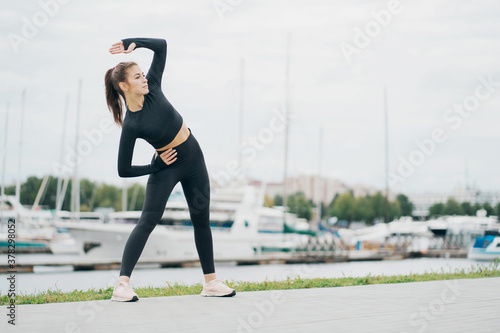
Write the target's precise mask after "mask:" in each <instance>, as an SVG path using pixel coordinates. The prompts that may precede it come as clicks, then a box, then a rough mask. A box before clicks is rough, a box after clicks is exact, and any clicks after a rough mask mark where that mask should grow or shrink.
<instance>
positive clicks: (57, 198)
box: [56, 95, 69, 212]
mask: <svg viewBox="0 0 500 333" xmlns="http://www.w3.org/2000/svg"><path fill="white" fill-rule="evenodd" d="M68 109H69V95H66V105H65V108H64V118H63V127H62V129H63V133H62V139H61V154H60V157H59V160H60V165H61V166H62V165H63V163H64V161H63V158H64V157H63V156H64V145H65V144H66V127H67V121H68ZM61 190H62V167H61V169H60V170H59V176H58V177H57V194H56V212H57V211H58V207H60V206H59V202H60V201H62V199H61ZM61 204H62V203H61Z"/></svg>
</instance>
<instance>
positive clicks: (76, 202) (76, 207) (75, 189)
mask: <svg viewBox="0 0 500 333" xmlns="http://www.w3.org/2000/svg"><path fill="white" fill-rule="evenodd" d="M81 96H82V79H80V80H78V100H77V109H76V130H75V135H76V138H75V152H77V153H78V139H79V136H80V135H79V134H80V106H81ZM72 193H73V209H72V211H73V212H74V214H75V215H76V216H75V218H76V219H77V220H80V181H79V180H78V163H75V170H74V173H73V186H72Z"/></svg>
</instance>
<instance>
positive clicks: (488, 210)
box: [483, 202, 493, 216]
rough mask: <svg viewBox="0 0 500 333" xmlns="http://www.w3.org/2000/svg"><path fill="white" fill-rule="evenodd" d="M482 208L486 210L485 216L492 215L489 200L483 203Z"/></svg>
mask: <svg viewBox="0 0 500 333" xmlns="http://www.w3.org/2000/svg"><path fill="white" fill-rule="evenodd" d="M483 209H484V210H486V215H487V216H490V215H493V207H491V205H490V203H489V202H485V203H484V204H483Z"/></svg>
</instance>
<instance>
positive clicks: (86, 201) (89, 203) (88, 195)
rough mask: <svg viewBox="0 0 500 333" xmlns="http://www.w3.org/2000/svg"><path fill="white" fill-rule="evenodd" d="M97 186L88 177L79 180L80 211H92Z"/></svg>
mask: <svg viewBox="0 0 500 333" xmlns="http://www.w3.org/2000/svg"><path fill="white" fill-rule="evenodd" d="M97 189H98V186H97V184H96V183H95V182H91V181H90V180H88V179H82V180H80V211H82V212H84V211H90V212H91V211H93V210H94V204H95V196H96V192H97Z"/></svg>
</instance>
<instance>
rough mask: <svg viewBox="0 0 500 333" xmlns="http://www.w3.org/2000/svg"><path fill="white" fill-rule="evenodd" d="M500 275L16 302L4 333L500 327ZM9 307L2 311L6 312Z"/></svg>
mask: <svg viewBox="0 0 500 333" xmlns="http://www.w3.org/2000/svg"><path fill="white" fill-rule="evenodd" d="M499 290H500V278H478V279H456V280H442V281H427V282H410V283H393V284H379V285H363V286H352V287H336V288H313V289H291V290H272V291H253V292H239V291H237V294H236V296H234V297H202V296H200V295H188V296H169V297H151V298H140V299H139V301H137V302H126V303H121V302H112V301H110V300H101V301H87V302H69V303H52V304H26V305H18V306H17V307H16V311H17V312H16V327H13V326H11V325H9V324H7V318H6V317H5V316H3V317H4V318H3V319H2V320H1V322H0V331H1V332H25V333H26V332H51V333H52V332H138V331H151V332H201V331H203V332H217V333H220V332H245V333H246V332H272V333H277V332H350V333H353V332H398V333H404V332H406V333H410V332H424V331H425V332H476V333H477V332H485V333H486V332H487V333H491V332H498V329H499V327H500V316H499V315H498V314H499V312H498V309H500V294H499V293H498V291H499ZM6 311H7V309H6V306H2V312H3V313H6Z"/></svg>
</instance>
